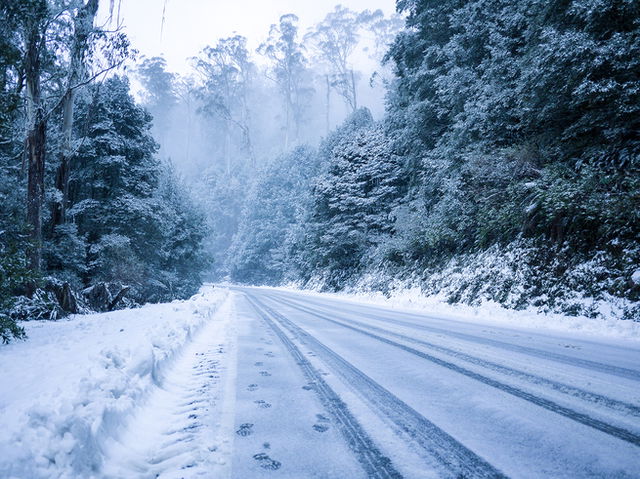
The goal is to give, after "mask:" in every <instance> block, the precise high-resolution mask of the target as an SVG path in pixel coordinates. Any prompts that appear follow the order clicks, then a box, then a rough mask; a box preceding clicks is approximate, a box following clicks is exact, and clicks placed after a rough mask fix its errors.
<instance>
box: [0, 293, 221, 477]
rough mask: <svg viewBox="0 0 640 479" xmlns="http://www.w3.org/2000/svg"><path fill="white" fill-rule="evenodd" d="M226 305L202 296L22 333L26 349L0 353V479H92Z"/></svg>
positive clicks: (19, 345) (32, 326)
mask: <svg viewBox="0 0 640 479" xmlns="http://www.w3.org/2000/svg"><path fill="white" fill-rule="evenodd" d="M227 295H228V292H227V291H226V290H222V289H218V288H215V289H214V288H211V287H205V288H204V289H203V290H202V292H201V293H200V294H198V295H196V296H194V297H193V298H191V299H190V300H187V301H174V302H173V303H169V304H159V305H148V306H145V307H143V308H140V309H132V310H123V311H117V312H111V313H104V314H94V315H89V316H76V317H74V318H71V319H69V320H65V321H58V322H34V323H29V324H27V334H28V335H29V339H28V340H27V341H25V342H16V343H14V344H10V345H8V346H2V347H0V364H2V368H1V370H0V384H1V385H2V387H1V388H0V424H2V427H1V428H0V477H3V478H7V479H13V478H16V479H17V478H21V479H22V478H33V479H37V478H53V477H55V478H58V477H60V478H63V477H92V476H94V475H95V474H97V472H98V471H100V470H101V469H102V468H103V463H104V454H105V451H107V450H108V449H109V447H110V446H109V445H110V444H111V443H112V441H113V439H114V438H116V437H118V436H120V435H122V434H123V433H124V431H125V430H126V426H127V425H128V423H129V422H130V419H131V418H132V417H135V415H136V413H137V412H138V411H139V409H140V407H141V406H142V405H144V404H145V403H146V402H147V401H149V400H153V398H154V397H155V396H157V395H158V390H159V389H163V388H164V385H165V384H167V383H168V382H170V381H175V378H174V377H173V376H172V375H171V371H170V368H168V366H169V365H174V364H175V365H178V364H179V363H180V361H181V360H182V359H183V357H184V356H185V353H188V349H189V347H193V346H192V345H193V343H197V339H198V337H199V336H200V334H201V333H202V332H206V330H207V329H210V330H211V331H210V332H211V333H215V332H216V331H215V327H214V326H212V325H214V324H215V323H216V322H218V321H221V319H220V318H221V317H223V316H224V315H222V314H219V315H218V314H215V313H216V311H217V310H218V309H219V308H220V306H221V305H222V304H223V302H224V300H225V298H226V297H227ZM212 328H213V329H212ZM192 340H193V341H192ZM185 346H186V350H185ZM202 359H203V360H209V359H210V358H202ZM213 360H215V358H214V359H213ZM171 369H173V368H171ZM165 376H167V377H165ZM209 379H213V378H209ZM171 387H175V385H174V384H171ZM167 394H170V388H169V387H168V388H167ZM188 418H189V414H187V419H188ZM138 477H140V476H138ZM153 477H155V475H154V476H153Z"/></svg>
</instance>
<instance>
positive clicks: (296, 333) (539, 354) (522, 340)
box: [231, 288, 640, 478]
mask: <svg viewBox="0 0 640 479" xmlns="http://www.w3.org/2000/svg"><path fill="white" fill-rule="evenodd" d="M233 290H234V291H235V304H236V313H237V325H238V327H239V336H238V369H237V379H236V384H237V397H236V401H237V402H236V408H235V411H236V413H235V426H234V427H235V429H236V437H235V440H234V446H233V459H232V467H231V471H232V476H233V477H242V478H244V477H288V478H302V477H334V478H345V477H380V478H382V477H407V478H426V477H451V478H457V477H468V478H472V477H538V478H543V477H544V478H549V477H572V478H577V477H607V478H612V477H620V478H622V477H629V478H631V477H635V478H637V477H640V472H639V471H640V347H638V346H637V345H636V344H634V343H633V342H625V341H622V340H619V341H616V340H607V341H603V342H596V341H593V340H585V339H576V338H575V336H572V335H568V334H567V335H564V334H561V333H553V334H549V333H544V332H543V333H534V332H531V330H524V329H522V330H518V329H507V328H503V327H491V326H487V325H484V324H478V323H476V324H474V323H469V322H457V321H454V320H451V319H440V318H438V317H431V316H428V315H422V314H415V313H408V312H397V311H393V310H389V309H385V308H383V307H379V306H369V305H363V304H358V303H353V302H348V301H343V300H339V299H334V298H324V297H318V296H310V295H302V294H297V293H295V292H286V291H277V290H269V289H260V288H233Z"/></svg>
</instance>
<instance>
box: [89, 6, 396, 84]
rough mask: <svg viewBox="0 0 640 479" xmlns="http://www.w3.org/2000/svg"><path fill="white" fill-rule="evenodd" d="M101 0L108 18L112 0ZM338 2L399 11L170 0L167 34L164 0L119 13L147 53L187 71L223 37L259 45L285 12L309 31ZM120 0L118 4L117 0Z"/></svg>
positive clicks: (134, 42)
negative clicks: (240, 37)
mask: <svg viewBox="0 0 640 479" xmlns="http://www.w3.org/2000/svg"><path fill="white" fill-rule="evenodd" d="M101 3H102V11H101V14H100V15H101V16H102V18H103V19H105V18H107V17H108V5H109V0H102V2H101ZM338 3H339V4H341V5H343V6H345V7H348V8H350V9H352V10H357V11H361V10H365V9H369V10H376V9H381V10H382V11H383V12H384V13H385V14H386V15H390V14H392V13H393V12H394V11H395V0H341V1H340V0H338V1H334V0H315V1H313V0H167V2H166V12H165V21H164V28H163V29H162V35H161V26H162V12H163V6H164V4H165V1H164V0H122V2H121V10H120V17H121V20H122V21H123V23H124V28H125V31H126V32H127V34H128V36H129V38H130V40H131V43H132V45H133V47H134V48H136V49H137V50H139V51H140V53H141V54H142V55H145V56H147V57H150V56H156V55H163V56H164V57H165V59H166V60H167V63H168V65H169V69H170V70H173V71H176V72H179V73H185V72H186V71H187V70H188V62H187V59H188V58H189V57H193V56H195V55H197V54H198V52H199V51H200V50H201V49H202V48H203V47H204V46H206V45H213V44H215V42H216V40H217V39H218V38H223V37H227V36H230V35H232V34H233V33H234V32H237V33H238V34H240V35H244V36H245V37H247V38H248V39H249V41H250V46H251V47H252V48H256V47H257V46H258V45H259V43H260V42H261V41H262V40H264V39H265V38H266V36H267V35H268V32H269V27H270V25H271V24H273V23H276V22H277V21H278V19H279V18H280V16H281V15H283V14H285V13H295V14H296V15H298V17H300V27H301V30H302V32H304V31H306V29H307V28H308V27H309V26H311V25H313V24H314V23H316V22H318V21H320V20H322V18H324V16H325V15H326V14H327V13H328V12H329V11H330V10H332V9H333V8H334V6H335V5H336V4H338ZM115 4H116V9H117V4H118V0H116V1H115ZM114 15H115V12H114Z"/></svg>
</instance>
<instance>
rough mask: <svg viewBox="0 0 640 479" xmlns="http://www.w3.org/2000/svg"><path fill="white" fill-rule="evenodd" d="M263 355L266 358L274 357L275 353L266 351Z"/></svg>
mask: <svg viewBox="0 0 640 479" xmlns="http://www.w3.org/2000/svg"><path fill="white" fill-rule="evenodd" d="M264 355H265V356H266V357H268V358H273V357H275V354H273V353H272V352H271V351H267V352H266V353H264Z"/></svg>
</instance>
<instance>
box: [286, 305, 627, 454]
mask: <svg viewBox="0 0 640 479" xmlns="http://www.w3.org/2000/svg"><path fill="white" fill-rule="evenodd" d="M297 309H300V308H297ZM309 314H312V315H313V316H316V317H317V318H319V319H323V320H325V321H329V322H331V323H334V324H337V325H339V326H342V327H344V328H347V329H351V330H353V331H355V332H358V333H360V334H364V335H365V336H369V337H371V338H373V339H376V340H378V341H380V342H383V343H386V344H389V345H390V346H395V347H397V348H400V349H402V350H404V351H406V352H408V353H410V354H413V355H415V356H418V357H420V358H422V359H426V360H428V361H430V362H432V363H435V364H437V365H438V366H442V367H444V368H447V369H449V370H451V371H454V372H456V373H459V374H462V375H464V376H467V377H469V378H472V379H475V380H477V381H479V382H481V383H483V384H486V385H488V386H491V387H494V388H496V389H499V390H501V391H503V392H506V393H508V394H511V395H512V396H515V397H518V398H520V399H524V400H525V401H529V402H530V403H533V404H535V405H537V406H540V407H542V408H544V409H547V410H548V411H551V412H554V413H556V414H559V415H561V416H564V417H566V418H569V419H572V420H574V421H576V422H579V423H581V424H583V425H585V426H589V427H592V428H594V429H597V430H599V431H601V432H604V433H605V434H608V435H610V436H613V437H616V438H618V439H621V440H623V441H626V442H628V443H630V444H633V445H635V446H640V436H639V435H637V434H635V433H634V432H632V431H629V430H627V429H624V428H621V427H618V426H614V425H612V424H609V423H606V422H604V421H600V420H598V419H595V418H592V417H591V416H588V415H586V414H582V413H579V412H577V411H574V410H573V409H569V408H567V407H564V406H561V405H559V404H557V403H555V402H553V401H550V400H548V399H544V398H541V397H538V396H535V395H533V394H531V393H529V392H526V391H524V390H522V389H519V388H517V387H514V386H510V385H508V384H504V383H501V382H499V381H497V380H495V379H491V378H489V377H486V376H482V375H481V374H478V373H476V372H474V371H471V370H469V369H466V368H463V367H461V366H458V365H457V364H454V363H450V362H448V361H445V360H443V359H440V358H437V357H435V356H432V355H430V354H428V353H425V352H423V351H419V350H417V349H414V348H411V347H409V346H406V345H404V344H401V343H397V342H395V341H392V340H390V339H387V338H384V337H382V336H378V335H377V334H373V333H370V332H368V331H365V330H363V329H360V328H356V327H355V326H351V325H349V324H345V323H343V322H341V321H336V320H334V319H331V318H329V317H327V316H324V315H322V314H319V313H314V312H309Z"/></svg>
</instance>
